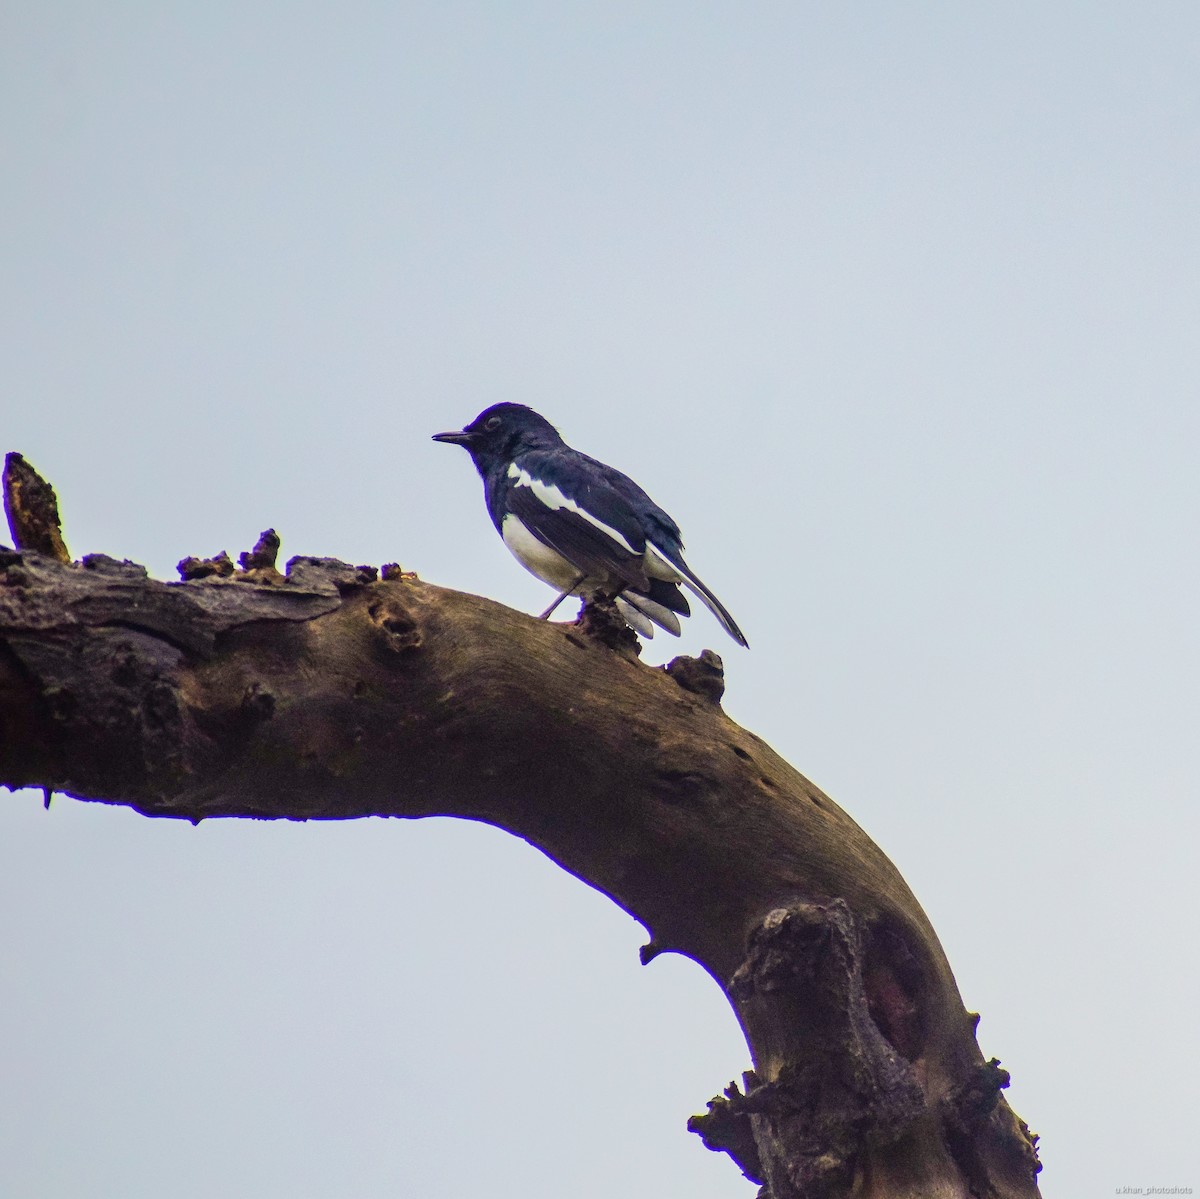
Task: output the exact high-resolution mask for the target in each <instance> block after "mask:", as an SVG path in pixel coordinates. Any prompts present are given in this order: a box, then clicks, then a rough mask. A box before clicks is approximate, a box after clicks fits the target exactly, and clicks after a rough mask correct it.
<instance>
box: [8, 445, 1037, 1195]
mask: <svg viewBox="0 0 1200 1199" xmlns="http://www.w3.org/2000/svg"><path fill="white" fill-rule="evenodd" d="M21 466H22V467H25V468H27V464H24V463H21ZM7 477H8V476H7V475H6V481H7ZM35 477H36V476H35ZM23 478H24V484H23V485H24V486H25V487H26V494H29V480H28V478H27V477H25V476H23ZM39 481H40V480H39ZM50 497H51V499H52V498H53V493H52V492H51V493H50ZM9 510H10V511H12V504H11V503H10V505H9ZM39 511H40V513H41V515H40V516H35V517H34V518H33V519H32V523H30V522H26V523H25V524H18V523H17V522H15V521H14V522H13V525H12V527H13V535H14V539H15V540H16V541H17V544H18V548H17V549H16V550H3V551H0V782H3V783H4V784H7V785H8V786H10V787H21V786H34V787H41V788H43V789H44V790H45V791H46V793H47V795H49V794H50V793H52V792H65V793H67V794H69V795H72V796H74V797H76V798H78V799H84V800H97V801H100V802H105V803H115V804H124V805H127V806H130V807H133V808H135V809H137V810H138V811H140V812H142V813H144V814H146V815H148V816H170V817H179V818H184V819H188V820H192V821H199V820H202V819H206V818H211V817H218V816H224V817H251V818H259V819H277V818H278V819H291V820H309V819H323V820H342V819H351V818H355V817H360V816H369V815H383V816H398V817H409V818H411V817H421V816H432V815H449V816H459V817H464V818H468V819H472V820H482V821H486V822H487V823H489V824H493V825H496V826H497V827H500V828H503V829H506V830H508V831H509V832H511V833H513V834H515V835H516V836H519V837H522V838H523V839H525V840H526V841H529V842H530V843H531V844H534V845H536V846H538V847H539V848H540V849H541V850H542V851H543V852H545V853H546V854H547V855H549V856H550V857H551V858H552V859H553V860H554V861H556V862H558V863H559V864H560V865H561V866H562V867H563V868H564V869H566V870H568V871H570V872H571V873H572V874H574V875H576V876H577V877H579V878H581V879H583V880H584V881H586V882H587V883H589V884H590V885H591V886H593V887H596V888H598V889H599V890H601V891H603V892H604V893H605V894H607V895H608V896H610V897H611V898H612V899H613V900H614V902H616V903H617V904H619V905H620V906H621V907H622V908H624V909H625V910H626V911H627V912H629V913H630V914H631V915H633V916H634V917H636V918H637V919H638V920H639V921H641V922H642V923H643V924H644V925H645V926H646V927H647V928H648V929H649V930H650V932H651V940H650V942H649V944H648V945H647V946H645V947H644V949H643V952H642V956H643V960H644V961H649V960H650V959H651V958H653V957H654V956H656V955H657V954H659V953H662V952H666V951H670V952H675V953H681V954H684V955H686V956H687V957H690V958H692V959H693V960H694V961H696V962H698V963H699V964H700V965H701V966H702V967H703V968H704V969H705V970H707V971H708V973H709V974H710V975H711V976H712V977H713V978H714V979H715V980H716V982H717V983H718V985H720V986H721V987H722V989H723V990H724V991H725V993H726V995H727V996H728V997H729V1000H730V1003H731V1004H732V1006H733V1008H734V1011H735V1012H736V1014H737V1017H738V1019H739V1021H740V1022H741V1025H742V1028H743V1029H744V1031H745V1034H746V1039H747V1042H748V1044H749V1047H750V1052H751V1056H752V1061H753V1069H752V1070H750V1071H748V1072H747V1073H746V1075H745V1077H744V1079H743V1080H742V1084H741V1086H740V1087H739V1086H738V1085H736V1084H731V1085H730V1086H729V1087H728V1088H727V1089H726V1090H725V1093H724V1094H723V1095H721V1096H718V1097H717V1098H716V1099H714V1100H712V1101H711V1102H710V1103H709V1105H708V1112H707V1113H706V1114H705V1115H701V1116H696V1117H693V1119H692V1120H691V1121H690V1122H689V1127H691V1128H692V1129H693V1130H694V1131H696V1132H698V1133H699V1134H700V1136H701V1137H702V1138H703V1140H704V1142H705V1144H706V1145H708V1146H709V1147H710V1148H713V1149H719V1150H724V1151H725V1152H727V1153H729V1154H730V1156H731V1157H733V1159H734V1160H735V1161H736V1162H737V1163H738V1165H739V1166H740V1167H741V1168H742V1169H743V1171H744V1172H745V1173H746V1174H747V1175H748V1176H749V1177H750V1178H752V1179H753V1180H755V1181H756V1182H759V1183H762V1184H763V1190H762V1194H763V1195H764V1196H771V1197H772V1199H835V1197H838V1196H859V1197H870V1199H884V1197H886V1199H899V1197H908V1196H912V1197H914V1199H915V1197H916V1196H922V1197H925V1199H928V1197H931V1196H937V1197H945V1199H950V1197H960V1196H961V1197H963V1199H966V1197H968V1196H980V1197H987V1196H995V1197H998V1199H1018V1197H1020V1199H1029V1197H1032V1196H1036V1195H1037V1194H1038V1189H1037V1184H1036V1174H1037V1170H1038V1165H1037V1156H1036V1151H1035V1145H1036V1137H1033V1136H1032V1135H1031V1134H1030V1133H1029V1131H1028V1129H1027V1127H1026V1126H1025V1125H1024V1123H1022V1122H1021V1121H1020V1120H1018V1119H1017V1117H1016V1116H1015V1115H1014V1114H1013V1112H1012V1111H1011V1109H1010V1108H1009V1107H1008V1105H1007V1103H1006V1102H1005V1101H1004V1098H1003V1097H1002V1095H1001V1094H1000V1092H1001V1089H1002V1088H1003V1087H1004V1086H1006V1085H1007V1081H1008V1076H1007V1074H1006V1073H1005V1072H1004V1071H1003V1070H1001V1069H1000V1068H999V1066H998V1063H996V1062H995V1061H991V1062H985V1061H984V1060H983V1057H982V1055H981V1054H980V1052H979V1048H978V1045H977V1044H976V1040H975V1031H974V1030H975V1024H976V1022H977V1020H978V1017H977V1016H974V1015H972V1014H971V1013H968V1012H967V1011H965V1010H964V1008H963V1004H962V1001H961V999H960V997H959V994H958V990H957V987H956V985H955V982H954V977H953V975H952V973H951V971H950V967H949V964H948V963H947V961H946V959H945V956H944V954H943V952H942V949H941V947H940V945H939V944H938V941H937V938H936V936H935V934H934V932H933V930H932V928H931V927H930V925H929V922H928V920H927V919H926V917H925V914H924V913H923V912H922V910H921V908H920V906H919V904H918V903H917V901H916V899H915V898H914V897H913V895H912V894H911V892H910V891H909V889H908V887H907V886H906V885H905V883H904V880H903V879H902V878H901V877H900V875H899V873H898V872H897V871H896V869H895V867H894V866H892V864H891V863H890V862H889V861H888V860H887V859H886V858H885V857H884V855H883V854H882V853H881V852H880V850H879V849H878V848H877V847H876V846H875V845H874V844H873V843H872V842H871V841H870V839H869V838H868V837H867V836H866V834H865V833H863V831H862V830H861V829H860V828H859V827H858V825H856V824H855V823H854V821H853V820H851V819H850V818H849V817H848V816H847V815H846V814H845V813H844V812H843V811H842V810H841V809H840V808H839V807H838V806H837V805H836V804H835V803H834V802H833V801H832V800H831V799H829V797H828V796H826V795H824V794H823V793H822V792H821V791H820V790H818V789H817V788H816V787H815V786H813V784H812V783H810V782H809V781H808V780H807V779H805V778H804V777H803V776H801V775H800V774H798V773H797V772H796V771H795V770H793V769H792V768H791V767H790V766H789V765H788V764H787V763H786V762H784V761H783V760H782V759H780V758H779V757H778V756H777V755H776V754H775V753H774V752H773V751H772V750H771V749H770V747H769V746H767V745H765V744H764V743H763V742H762V741H760V740H759V739H758V738H757V737H755V736H754V735H753V734H751V733H748V732H746V731H745V730H744V729H741V728H739V727H738V726H737V725H736V724H735V723H734V722H733V721H731V720H730V719H729V718H728V717H727V716H726V715H725V714H724V712H723V711H722V710H721V707H720V698H721V692H722V689H723V680H722V677H721V668H720V660H719V659H718V658H717V657H716V655H714V654H709V653H707V652H706V653H705V654H704V655H702V657H701V658H699V659H689V658H680V659H676V660H675V662H673V663H671V665H670V666H668V667H666V668H664V669H652V668H650V667H647V666H645V665H643V664H642V663H641V662H640V661H639V660H638V657H637V644H636V640H635V639H634V638H633V637H632V635H631V634H629V633H628V631H627V630H625V628H624V626H623V625H622V624H621V622H620V621H619V620H618V619H617V618H616V617H615V615H614V614H613V613H612V612H611V610H610V609H608V608H607V607H606V606H605V605H604V604H603V603H597V604H592V605H588V606H587V607H586V608H585V610H584V613H583V615H582V617H581V619H580V620H579V621H578V622H577V623H575V624H552V623H549V622H545V621H539V620H535V619H533V618H531V617H529V616H526V615H524V614H521V613H517V612H513V611H511V610H509V609H507V608H504V607H502V606H501V605H499V604H495V603H492V602H491V601H489V600H486V599H481V598H480V597H478V596H473V595H466V594H462V593H459V592H454V591H449V590H446V589H443V588H439V587H435V586H432V585H431V584H429V583H425V582H422V581H421V580H419V579H418V578H417V577H416V576H414V575H411V574H406V573H402V572H401V571H400V570H399V568H398V567H394V566H393V567H385V568H384V571H383V577H382V578H378V577H377V574H376V572H375V571H374V570H373V569H371V568H366V567H353V566H349V565H347V564H345V563H341V562H338V561H336V560H333V559H313V558H293V559H292V561H291V562H289V563H288V566H287V570H286V573H284V574H280V573H279V572H278V571H277V570H276V569H275V552H276V550H277V549H278V538H276V537H275V535H274V533H273V532H270V531H268V533H267V534H264V535H263V538H262V539H261V540H260V542H259V544H258V545H257V546H256V547H255V549H254V550H253V551H251V552H250V553H248V554H243V555H242V556H241V563H240V568H239V567H235V566H234V564H233V563H232V561H231V560H230V559H229V558H228V557H227V556H225V555H222V556H220V557H218V558H216V559H208V560H203V559H186V560H185V561H184V562H182V563H181V564H180V572H181V574H182V575H183V578H184V581H182V582H178V583H164V582H160V581H156V580H154V579H150V578H148V577H147V575H146V572H145V570H144V569H142V568H141V567H139V566H136V565H134V564H132V563H128V562H116V561H114V560H113V559H110V558H107V557H104V556H102V555H92V556H90V557H86V558H84V559H83V561H82V562H81V563H78V564H70V563H68V562H66V561H65V560H64V559H65V557H66V554H65V551H64V552H63V553H61V554H59V553H58V552H57V550H56V549H55V546H56V545H57V546H61V545H62V538H61V535H60V534H59V533H58V518H57V509H56V508H54V509H53V511H51V509H50V508H49V507H48V506H47V505H46V504H44V503H43V504H42V505H41V508H40V509H39ZM48 526H53V536H51V532H50V529H49V528H48ZM55 537H57V542H56V541H55Z"/></svg>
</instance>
